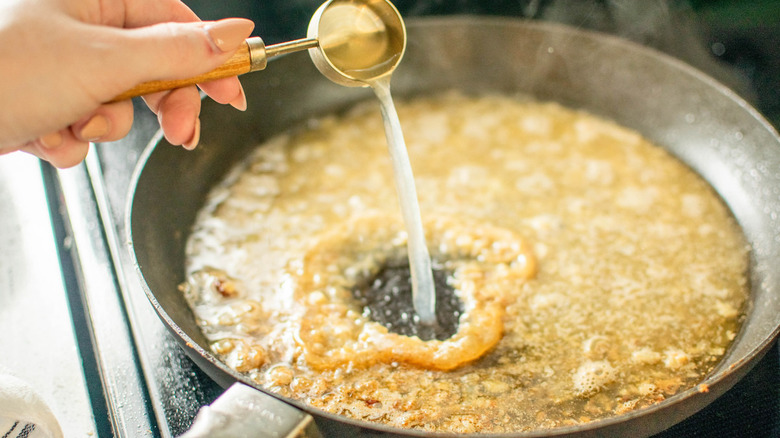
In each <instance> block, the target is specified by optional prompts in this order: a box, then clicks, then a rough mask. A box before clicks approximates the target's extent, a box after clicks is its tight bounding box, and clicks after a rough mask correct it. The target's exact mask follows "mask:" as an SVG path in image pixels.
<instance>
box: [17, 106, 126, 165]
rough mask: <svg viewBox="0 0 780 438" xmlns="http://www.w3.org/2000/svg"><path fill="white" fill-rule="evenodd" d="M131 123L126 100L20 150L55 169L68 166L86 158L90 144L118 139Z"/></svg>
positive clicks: (103, 107) (44, 136)
mask: <svg viewBox="0 0 780 438" xmlns="http://www.w3.org/2000/svg"><path fill="white" fill-rule="evenodd" d="M132 124H133V105H132V103H131V102H130V101H125V102H116V103H111V104H106V105H102V106H100V107H99V108H98V109H97V110H95V112H94V113H92V114H90V115H89V116H87V117H84V118H82V119H81V120H78V121H77V122H75V123H74V124H72V125H70V126H69V127H67V128H65V129H62V130H60V131H57V132H53V133H50V134H46V135H43V136H41V137H39V138H38V139H36V140H34V141H31V142H28V143H27V144H25V145H24V146H22V147H21V148H20V150H22V151H25V152H28V153H31V154H33V155H35V156H37V157H39V158H41V159H43V160H46V161H48V162H50V163H51V164H52V165H54V166H55V167H58V168H67V167H72V166H75V165H76V164H78V163H80V162H81V161H82V160H84V157H86V156H87V152H88V151H89V143H90V142H98V141H114V140H119V139H120V138H123V137H124V136H125V135H127V133H128V132H130V128H131V126H132Z"/></svg>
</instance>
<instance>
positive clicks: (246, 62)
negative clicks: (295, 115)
mask: <svg viewBox="0 0 780 438" xmlns="http://www.w3.org/2000/svg"><path fill="white" fill-rule="evenodd" d="M251 65H252V59H251V56H250V53H249V45H248V44H247V43H246V42H244V44H242V45H241V47H240V48H239V49H238V51H237V52H236V53H234V54H233V56H232V57H231V58H230V59H228V60H227V62H225V63H224V64H222V65H221V66H219V67H217V68H215V69H214V70H211V71H210V72H208V73H204V74H202V75H199V76H195V77H192V78H187V79H178V80H173V81H150V82H144V83H141V84H138V85H136V86H135V87H133V88H131V89H129V90H127V91H125V92H124V93H122V94H120V95H118V96H116V97H114V98H113V99H111V101H110V102H118V101H120V100H125V99H130V98H131V97H136V96H143V95H146V94H150V93H156V92H158V91H165V90H173V89H174V88H181V87H184V86H187V85H194V84H200V83H203V82H209V81H213V80H215V79H221V78H229V77H231V76H238V75H242V74H244V73H249V71H250V69H251Z"/></svg>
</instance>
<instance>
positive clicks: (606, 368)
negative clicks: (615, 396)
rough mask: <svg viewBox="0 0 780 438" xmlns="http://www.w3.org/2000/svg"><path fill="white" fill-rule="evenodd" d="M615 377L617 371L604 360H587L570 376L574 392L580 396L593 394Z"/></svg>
mask: <svg viewBox="0 0 780 438" xmlns="http://www.w3.org/2000/svg"><path fill="white" fill-rule="evenodd" d="M616 379H617V371H616V370H615V368H613V367H612V365H611V364H610V363H609V362H607V361H605V360H601V361H588V362H585V363H583V364H582V365H580V367H579V368H578V369H577V371H575V373H574V375H573V376H572V381H573V389H574V393H575V394H576V395H578V396H581V397H587V396H590V395H593V394H595V393H597V392H599V391H601V390H602V389H604V388H605V387H606V386H607V385H609V384H610V383H612V382H614V381H615V380H616Z"/></svg>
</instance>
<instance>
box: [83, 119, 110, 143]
mask: <svg viewBox="0 0 780 438" xmlns="http://www.w3.org/2000/svg"><path fill="white" fill-rule="evenodd" d="M109 128H110V126H109V124H108V119H107V118H106V117H105V116H102V115H100V114H97V115H95V116H93V117H92V118H91V119H89V121H88V122H87V124H86V125H84V127H82V128H81V131H79V137H80V138H81V139H82V140H86V141H95V140H99V139H100V138H101V137H103V136H105V135H106V134H108V131H109Z"/></svg>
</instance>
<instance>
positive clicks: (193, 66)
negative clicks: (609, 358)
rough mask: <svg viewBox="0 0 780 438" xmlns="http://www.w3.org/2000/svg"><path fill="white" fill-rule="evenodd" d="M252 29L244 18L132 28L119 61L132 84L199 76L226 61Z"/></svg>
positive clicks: (252, 24) (251, 24)
mask: <svg viewBox="0 0 780 438" xmlns="http://www.w3.org/2000/svg"><path fill="white" fill-rule="evenodd" d="M253 29H254V23H253V22H252V21H250V20H247V19H244V18H228V19H225V20H220V21H212V22H193V23H161V24H156V25H152V26H148V27H142V28H136V29H132V30H129V31H128V32H129V35H128V39H127V41H126V42H125V43H123V44H122V45H121V47H122V48H121V50H120V52H121V53H118V55H119V56H120V57H121V58H122V60H121V64H120V65H123V68H124V69H125V70H124V71H125V72H126V74H127V76H128V77H127V79H128V80H129V81H131V82H132V84H130V86H133V85H136V84H138V83H141V82H146V81H152V80H174V79H185V78H189V77H193V76H197V75H200V74H203V73H206V72H208V71H210V70H213V69H215V68H217V67H219V66H220V65H221V64H223V63H224V62H225V61H227V60H228V58H230V56H231V55H232V54H233V53H234V52H235V51H236V49H238V48H239V47H240V46H241V44H242V43H243V42H244V40H245V39H246V38H247V37H249V35H250V34H251V33H252V30H253Z"/></svg>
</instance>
